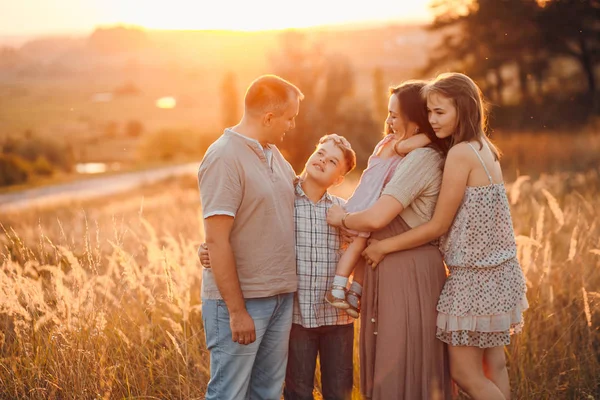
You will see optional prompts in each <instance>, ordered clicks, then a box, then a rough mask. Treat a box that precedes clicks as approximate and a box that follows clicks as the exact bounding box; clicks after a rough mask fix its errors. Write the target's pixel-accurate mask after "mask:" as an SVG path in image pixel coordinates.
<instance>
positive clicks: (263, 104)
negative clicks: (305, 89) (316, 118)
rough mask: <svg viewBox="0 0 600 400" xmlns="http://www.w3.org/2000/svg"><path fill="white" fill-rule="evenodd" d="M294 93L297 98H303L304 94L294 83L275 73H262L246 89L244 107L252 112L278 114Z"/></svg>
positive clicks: (281, 112) (282, 110)
mask: <svg viewBox="0 0 600 400" xmlns="http://www.w3.org/2000/svg"><path fill="white" fill-rule="evenodd" d="M294 95H295V96H296V97H298V99H299V100H303V99H304V94H303V93H302V92H301V91H300V89H298V88H297V87H296V86H295V85H294V84H292V83H290V82H288V81H286V80H285V79H283V78H281V77H279V76H277V75H262V76H259V77H258V78H256V79H255V80H254V81H253V82H252V83H251V84H250V86H249V87H248V89H247V90H246V96H245V97H244V107H245V108H246V110H247V111H249V112H252V113H265V112H272V113H273V114H275V115H277V116H279V115H281V114H283V112H284V110H285V107H286V106H287V104H288V102H289V101H290V100H291V99H293V96H294Z"/></svg>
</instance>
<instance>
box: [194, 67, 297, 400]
mask: <svg viewBox="0 0 600 400" xmlns="http://www.w3.org/2000/svg"><path fill="white" fill-rule="evenodd" d="M303 98H304V95H303V94H302V92H301V91H300V90H299V89H298V88H297V87H296V86H294V85H293V84H291V83H289V82H287V81H285V80H284V79H281V78H279V77H277V76H274V75H265V76H262V77H259V78H258V79H256V80H255V81H254V82H252V84H251V85H250V87H249V88H248V90H247V92H246V96H245V100H244V115H243V117H242V119H241V121H240V122H239V124H238V125H236V126H234V127H232V128H228V129H225V132H224V133H223V135H222V136H221V137H220V138H219V139H217V140H216V141H215V142H214V143H213V144H212V145H211V146H210V147H209V149H208V150H207V152H206V154H205V156H204V158H203V160H202V163H201V165H200V169H199V172H198V182H199V188H200V195H201V201H202V209H203V217H204V229H205V233H206V243H207V246H208V251H209V253H210V258H211V261H212V262H211V265H212V268H211V269H204V271H203V277H202V318H203V321H204V329H205V333H206V344H207V348H208V350H209V351H210V370H211V377H210V381H209V383H208V387H207V393H206V399H208V400H212V399H219V400H227V399H232V400H237V399H277V400H278V399H279V398H280V396H281V390H282V386H283V380H284V377H285V369H286V363H287V355H288V342H289V334H290V329H291V324H292V312H293V293H294V292H295V291H296V288H297V285H298V278H297V276H296V260H295V257H294V211H293V210H294V187H293V179H294V176H295V174H294V171H293V169H292V167H291V166H290V165H289V163H288V162H287V161H285V159H284V158H283V156H282V155H281V153H280V152H279V150H278V149H277V147H276V146H275V144H276V143H279V142H281V140H282V139H283V137H284V136H285V134H286V133H287V132H288V131H290V130H291V129H293V128H294V126H295V117H296V116H297V115H298V110H299V106H300V101H301V100H302V99H303Z"/></svg>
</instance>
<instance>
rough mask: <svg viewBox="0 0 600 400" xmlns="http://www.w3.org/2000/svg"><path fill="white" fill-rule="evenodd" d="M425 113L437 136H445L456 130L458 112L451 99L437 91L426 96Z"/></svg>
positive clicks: (441, 137) (442, 137)
mask: <svg viewBox="0 0 600 400" xmlns="http://www.w3.org/2000/svg"><path fill="white" fill-rule="evenodd" d="M427 115H428V117H429V123H430V124H431V127H432V128H433V130H434V132H435V135H436V136H437V137H438V138H440V139H444V138H447V137H449V136H452V134H453V133H454V132H455V131H456V125H457V123H458V118H457V117H458V113H457V110H456V107H455V106H454V102H453V101H452V99H450V98H448V97H445V96H442V95H441V94H439V93H430V94H429V95H428V96H427Z"/></svg>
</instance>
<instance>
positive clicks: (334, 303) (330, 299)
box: [325, 285, 350, 310]
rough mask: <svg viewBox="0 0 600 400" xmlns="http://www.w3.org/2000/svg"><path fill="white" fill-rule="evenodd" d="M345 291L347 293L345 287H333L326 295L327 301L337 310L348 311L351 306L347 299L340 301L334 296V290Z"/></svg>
mask: <svg viewBox="0 0 600 400" xmlns="http://www.w3.org/2000/svg"><path fill="white" fill-rule="evenodd" d="M334 289H337V290H343V291H344V293H346V288H345V287H343V286H338V285H332V286H331V288H330V289H329V290H328V291H327V293H326V294H325V301H326V302H328V303H329V304H331V305H332V306H333V307H335V308H339V309H340V310H346V309H348V307H350V304H348V302H347V301H346V299H345V298H343V299H340V298H339V297H335V296H334V295H333V290H334Z"/></svg>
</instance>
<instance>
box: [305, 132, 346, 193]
mask: <svg viewBox="0 0 600 400" xmlns="http://www.w3.org/2000/svg"><path fill="white" fill-rule="evenodd" d="M304 168H305V171H306V174H307V175H309V176H310V177H311V179H313V180H315V181H317V182H319V184H320V185H322V186H323V187H327V188H328V187H330V186H332V185H335V184H338V183H340V182H341V180H342V178H343V177H344V175H345V174H346V168H347V167H346V161H345V159H344V153H343V152H342V150H341V149H340V148H339V147H337V146H336V145H335V143H334V142H333V141H332V140H328V141H327V142H325V143H321V144H319V146H318V147H317V148H316V150H315V152H314V153H312V155H311V156H310V157H309V158H308V161H307V162H306V165H305V167H304Z"/></svg>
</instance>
